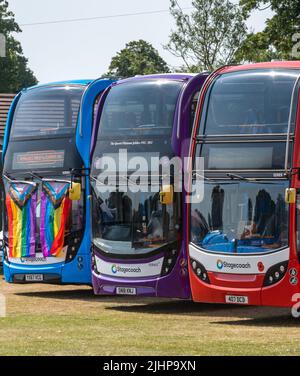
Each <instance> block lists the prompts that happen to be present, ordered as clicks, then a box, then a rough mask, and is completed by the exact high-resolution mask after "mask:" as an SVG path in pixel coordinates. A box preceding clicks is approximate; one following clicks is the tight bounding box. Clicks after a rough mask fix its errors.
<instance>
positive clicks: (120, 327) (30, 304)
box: [0, 281, 300, 355]
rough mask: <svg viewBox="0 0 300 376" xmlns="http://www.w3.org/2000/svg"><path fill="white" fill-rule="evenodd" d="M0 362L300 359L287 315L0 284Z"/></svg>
mask: <svg viewBox="0 0 300 376" xmlns="http://www.w3.org/2000/svg"><path fill="white" fill-rule="evenodd" d="M0 291H1V293H4V295H5V296H6V301H7V317H5V318H0V355H300V320H295V319H292V318H291V316H290V312H289V310H286V309H270V308H254V307H233V306H216V305H207V304H193V303H191V302H183V301H178V300H167V299H137V298H112V297H94V296H93V294H92V290H91V289H90V288H88V287H76V286H75V287H74V286H49V285H48V286H47V285H8V284H6V283H5V282H4V281H1V282H0Z"/></svg>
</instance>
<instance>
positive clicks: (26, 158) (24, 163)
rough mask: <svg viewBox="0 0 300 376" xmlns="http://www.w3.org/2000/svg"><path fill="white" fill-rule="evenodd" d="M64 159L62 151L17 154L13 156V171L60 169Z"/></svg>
mask: <svg viewBox="0 0 300 376" xmlns="http://www.w3.org/2000/svg"><path fill="white" fill-rule="evenodd" d="M64 159H65V151H64V150H45V151H32V152H19V153H14V154H13V169H14V170H24V169H26V170H27V169H28V170H31V169H36V168H43V167H46V168H62V167H63V166H64Z"/></svg>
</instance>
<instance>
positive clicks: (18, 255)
mask: <svg viewBox="0 0 300 376" xmlns="http://www.w3.org/2000/svg"><path fill="white" fill-rule="evenodd" d="M111 83H112V81H111V80H108V79H103V80H97V81H92V80H80V81H66V82H58V83H51V84H47V85H39V86H35V87H32V88H29V89H25V90H23V91H22V92H20V93H19V94H18V95H17V96H16V98H15V99H14V101H13V103H12V105H11V108H10V111H9V114H8V119H7V124H6V130H5V137H4V145H3V156H2V159H3V182H4V190H5V216H4V217H5V218H4V224H3V234H4V243H5V244H4V255H3V259H4V260H3V267H4V275H5V279H6V281H8V282H14V283H26V282H27V283H30V282H45V283H76V284H90V283H91V265H90V259H91V255H90V216H89V214H88V213H89V210H90V202H89V197H90V189H89V178H88V175H89V166H90V162H89V158H90V141H91V132H92V123H93V116H94V111H93V110H94V107H95V104H96V103H97V100H98V99H99V97H100V96H101V94H102V92H103V91H104V90H105V89H106V88H107V87H108V86H109V85H110V84H111Z"/></svg>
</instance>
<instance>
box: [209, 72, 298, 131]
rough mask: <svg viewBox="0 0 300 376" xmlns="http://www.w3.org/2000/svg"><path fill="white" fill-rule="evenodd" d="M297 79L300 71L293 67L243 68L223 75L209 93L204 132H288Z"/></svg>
mask: <svg viewBox="0 0 300 376" xmlns="http://www.w3.org/2000/svg"><path fill="white" fill-rule="evenodd" d="M296 79H297V72H296V71H293V70H259V71H243V72H235V73H227V74H224V75H222V76H220V77H219V78H218V79H217V80H216V81H215V83H214V85H213V86H212V88H211V91H210V93H209V98H208V101H207V113H206V121H205V133H206V134H208V135H222V134H233V135H234V134H271V133H273V134H274V133H281V134H282V133H286V132H287V129H288V121H289V113H290V105H291V97H292V93H293V88H294V85H295V82H296ZM296 107H297V106H294V116H293V119H295V111H296ZM293 126H294V124H292V127H293Z"/></svg>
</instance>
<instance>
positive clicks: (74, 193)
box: [69, 182, 81, 201]
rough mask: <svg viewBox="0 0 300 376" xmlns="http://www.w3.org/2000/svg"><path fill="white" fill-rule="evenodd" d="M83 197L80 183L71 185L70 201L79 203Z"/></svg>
mask: <svg viewBox="0 0 300 376" xmlns="http://www.w3.org/2000/svg"><path fill="white" fill-rule="evenodd" d="M80 197H81V184H80V183H74V182H72V183H71V186H70V189H69V199H70V200H72V201H78V200H80Z"/></svg>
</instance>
